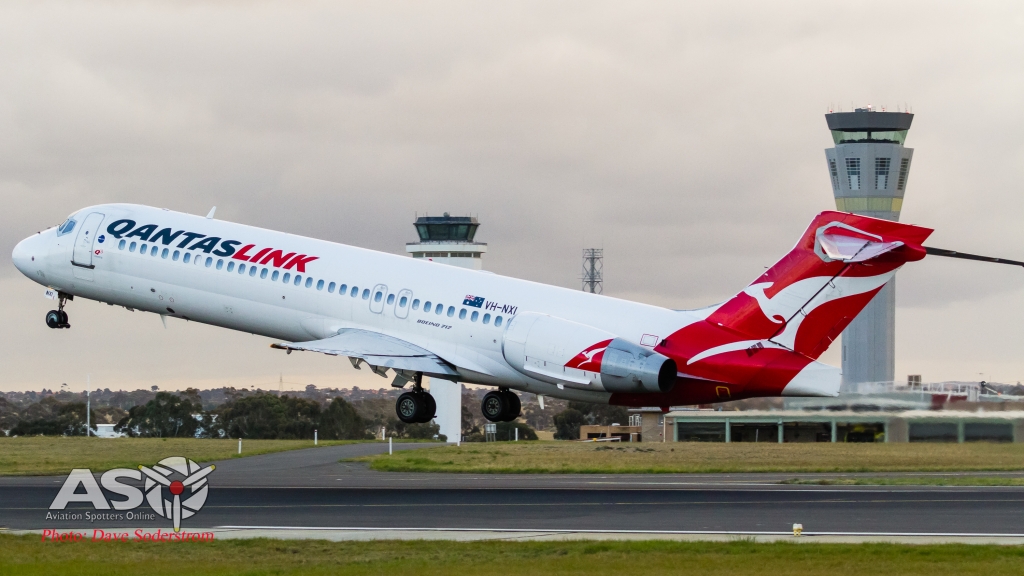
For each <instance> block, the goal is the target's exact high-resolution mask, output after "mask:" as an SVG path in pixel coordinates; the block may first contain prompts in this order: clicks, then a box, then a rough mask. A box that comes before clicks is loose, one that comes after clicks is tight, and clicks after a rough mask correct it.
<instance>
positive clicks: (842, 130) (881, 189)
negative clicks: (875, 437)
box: [825, 106, 914, 384]
mask: <svg viewBox="0 0 1024 576" xmlns="http://www.w3.org/2000/svg"><path fill="white" fill-rule="evenodd" d="M825 120H826V122H828V129H829V130H831V131H832V140H833V142H835V147H834V148H829V149H827V150H825V158H826V160H827V161H828V171H829V175H830V176H831V179H832V192H833V194H834V195H835V198H836V209H837V210H839V211H841V212H853V213H854V214H862V215H864V216H872V217H875V218H884V219H886V220H899V219H900V210H901V209H902V207H903V195H904V193H905V191H906V187H907V177H908V175H909V174H910V162H911V160H912V159H913V157H914V150H913V149H911V148H904V147H903V143H904V141H905V140H906V138H907V131H909V130H910V123H911V122H912V121H913V120H914V115H913V114H908V113H905V112H875V111H874V110H872V109H871V107H870V106H868V107H867V108H857V109H856V110H854V111H853V112H836V113H829V114H826V115H825ZM842 354H843V383H844V384H856V383H859V382H891V381H892V380H894V379H895V376H896V279H895V278H894V279H892V280H890V281H889V283H888V284H886V285H885V286H884V287H883V288H882V290H881V291H879V292H878V294H877V295H875V297H874V299H872V300H871V303H870V304H868V305H867V307H866V308H864V310H863V311H862V312H861V313H860V315H858V316H857V317H856V318H855V319H854V320H853V322H851V323H850V325H849V326H848V327H847V328H846V330H845V331H844V332H843V343H842Z"/></svg>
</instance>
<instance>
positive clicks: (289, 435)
mask: <svg viewBox="0 0 1024 576" xmlns="http://www.w3.org/2000/svg"><path fill="white" fill-rule="evenodd" d="M268 396H273V394H268ZM280 402H281V404H283V405H284V421H283V422H281V424H280V426H279V427H278V430H277V436H276V438H278V439H280V440H300V439H310V440H312V439H313V430H316V429H317V428H318V427H319V426H320V420H321V417H322V416H323V411H322V409H321V408H320V403H319V402H316V401H314V400H308V399H306V398H298V397H294V396H288V395H284V396H281V397H280Z"/></svg>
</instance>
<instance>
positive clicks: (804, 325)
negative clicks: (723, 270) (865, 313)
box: [707, 212, 932, 358]
mask: <svg viewBox="0 0 1024 576" xmlns="http://www.w3.org/2000/svg"><path fill="white" fill-rule="evenodd" d="M931 233H932V230H930V229H928V228H921V227H918V226H912V225H909V224H900V223H898V222H891V221H888V220H879V219H876V218H869V217H867V216H857V215H854V214H847V213H842V212H822V213H821V214H818V215H817V216H816V217H815V218H814V220H813V221H812V222H811V225H810V226H809V227H808V228H807V230H806V231H805V232H804V234H803V236H801V237H800V241H799V242H797V245H796V246H795V247H794V248H793V249H792V250H791V251H790V252H789V253H788V254H786V256H784V257H783V258H782V259H781V260H779V261H778V262H777V263H775V265H774V266H772V267H771V268H769V269H768V270H767V271H766V272H765V273H764V274H762V275H761V276H760V277H759V278H758V279H757V280H755V281H754V282H753V283H752V284H751V285H750V286H747V288H746V289H744V290H743V291H742V292H740V293H739V294H737V295H736V296H734V297H733V298H732V299H730V300H729V301H727V302H725V303H724V304H722V305H721V306H719V307H718V308H717V309H716V310H715V311H714V312H713V313H712V314H711V315H710V316H709V317H708V319H707V320H708V322H710V323H712V324H717V325H718V326H721V327H723V328H726V329H728V330H731V331H734V332H738V333H739V334H742V335H744V336H746V337H747V339H752V340H769V341H771V342H772V343H774V344H777V345H779V346H782V347H784V348H788V349H789V350H792V351H795V352H798V353H800V354H803V355H805V356H807V357H809V358H817V357H818V356H820V355H821V353H822V352H824V351H825V350H826V349H827V348H828V347H829V345H830V344H831V343H832V341H833V340H835V339H836V338H837V337H838V336H839V334H840V333H841V332H842V331H843V330H844V329H845V328H846V327H847V326H848V325H849V324H850V322H851V321H852V320H853V319H854V317H856V316H857V314H859V313H860V311H861V310H863V309H864V307H865V306H867V305H868V303H869V302H870V301H871V299H872V298H873V297H874V296H875V294H877V293H878V291H879V290H881V289H882V287H883V286H884V285H885V283H886V282H888V281H889V279H890V278H892V277H893V276H894V275H895V274H896V270H897V269H899V267H900V266H902V265H903V264H905V263H906V262H911V261H916V260H920V259H922V258H924V256H925V250H924V248H923V247H922V246H921V243H922V242H924V241H925V239H926V238H928V236H929V235H930V234H931Z"/></svg>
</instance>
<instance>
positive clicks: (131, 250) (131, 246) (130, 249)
mask: <svg viewBox="0 0 1024 576" xmlns="http://www.w3.org/2000/svg"><path fill="white" fill-rule="evenodd" d="M135 246H136V244H135V242H132V243H131V244H129V245H128V251H129V252H135Z"/></svg>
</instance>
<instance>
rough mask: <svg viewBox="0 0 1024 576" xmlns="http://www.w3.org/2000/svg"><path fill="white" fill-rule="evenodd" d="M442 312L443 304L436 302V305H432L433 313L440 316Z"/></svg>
mask: <svg viewBox="0 0 1024 576" xmlns="http://www.w3.org/2000/svg"><path fill="white" fill-rule="evenodd" d="M442 312H444V304H441V303H440V302H438V303H437V306H434V314H437V315H438V316H440V315H441V313H442Z"/></svg>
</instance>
